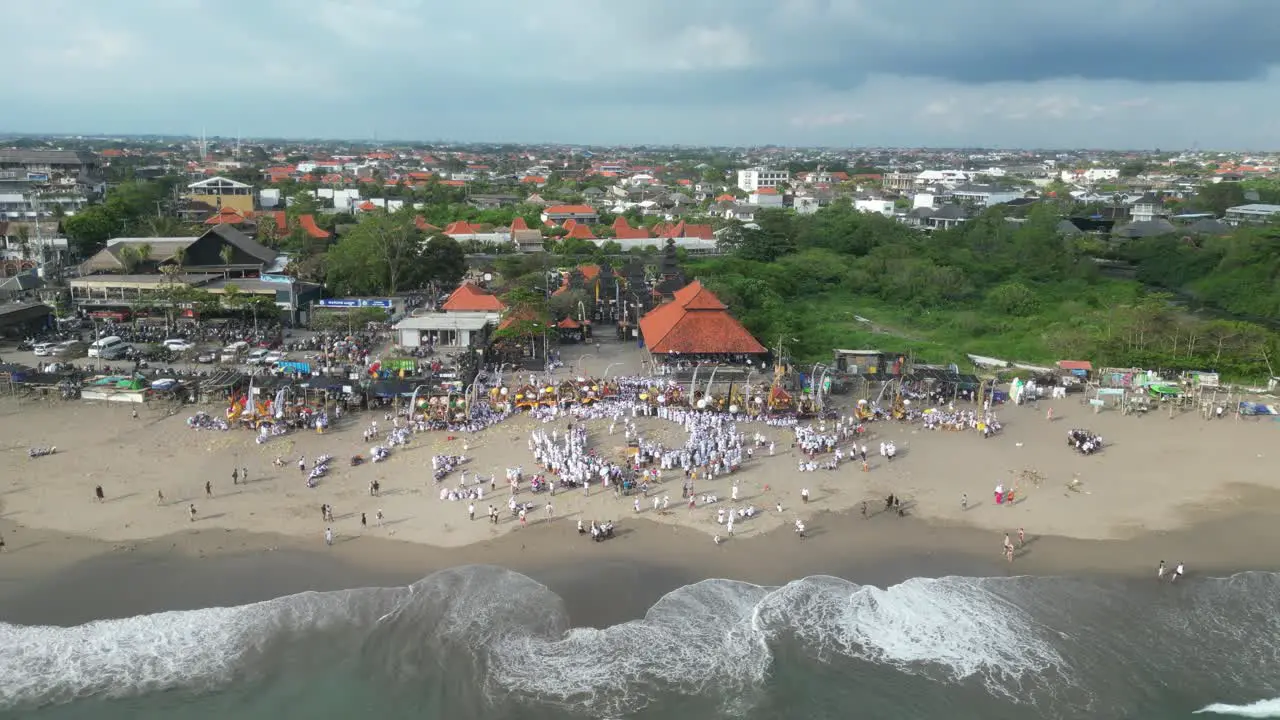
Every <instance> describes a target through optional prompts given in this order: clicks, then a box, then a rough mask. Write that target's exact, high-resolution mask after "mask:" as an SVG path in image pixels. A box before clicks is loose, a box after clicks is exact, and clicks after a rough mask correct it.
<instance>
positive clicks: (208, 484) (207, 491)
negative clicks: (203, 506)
mask: <svg viewBox="0 0 1280 720" xmlns="http://www.w3.org/2000/svg"><path fill="white" fill-rule="evenodd" d="M204 496H205V497H213V482H212V481H209V480H205V481H204Z"/></svg>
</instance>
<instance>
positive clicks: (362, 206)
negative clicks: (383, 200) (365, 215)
mask: <svg viewBox="0 0 1280 720" xmlns="http://www.w3.org/2000/svg"><path fill="white" fill-rule="evenodd" d="M357 209H359V210H364V211H365V212H369V211H371V210H377V209H378V206H377V205H374V204H373V203H372V202H370V201H368V200H365V201H364V202H362V203H360V207H359V208H357Z"/></svg>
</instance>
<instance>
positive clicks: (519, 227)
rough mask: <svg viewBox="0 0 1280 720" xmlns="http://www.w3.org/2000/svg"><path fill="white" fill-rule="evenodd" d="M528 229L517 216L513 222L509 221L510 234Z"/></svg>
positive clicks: (522, 219) (527, 224)
mask: <svg viewBox="0 0 1280 720" xmlns="http://www.w3.org/2000/svg"><path fill="white" fill-rule="evenodd" d="M528 229H529V223H527V222H525V221H524V218H522V217H520V216H519V215H517V216H516V219H515V220H512V221H511V232H515V231H517V230H528Z"/></svg>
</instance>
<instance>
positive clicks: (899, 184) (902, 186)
mask: <svg viewBox="0 0 1280 720" xmlns="http://www.w3.org/2000/svg"><path fill="white" fill-rule="evenodd" d="M915 186H916V173H913V172H887V173H885V174H884V177H882V178H881V179H880V187H882V188H884V189H885V190H893V191H894V192H906V191H908V190H911V189H913V188H914V187H915Z"/></svg>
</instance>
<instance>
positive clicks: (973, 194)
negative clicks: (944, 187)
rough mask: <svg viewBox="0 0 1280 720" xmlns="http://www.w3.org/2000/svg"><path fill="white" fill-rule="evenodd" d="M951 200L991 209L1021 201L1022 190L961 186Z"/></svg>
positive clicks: (986, 186)
mask: <svg viewBox="0 0 1280 720" xmlns="http://www.w3.org/2000/svg"><path fill="white" fill-rule="evenodd" d="M950 195H951V199H952V200H954V201H956V202H960V203H965V204H968V205H973V206H976V207H984V208H985V207H991V206H993V205H999V204H1001V203H1007V202H1010V201H1012V200H1018V199H1020V198H1021V197H1022V196H1023V194H1022V191H1020V190H1009V189H1006V188H998V187H994V186H990V185H960V186H958V187H956V188H955V189H954V190H952V191H951V193H950Z"/></svg>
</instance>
